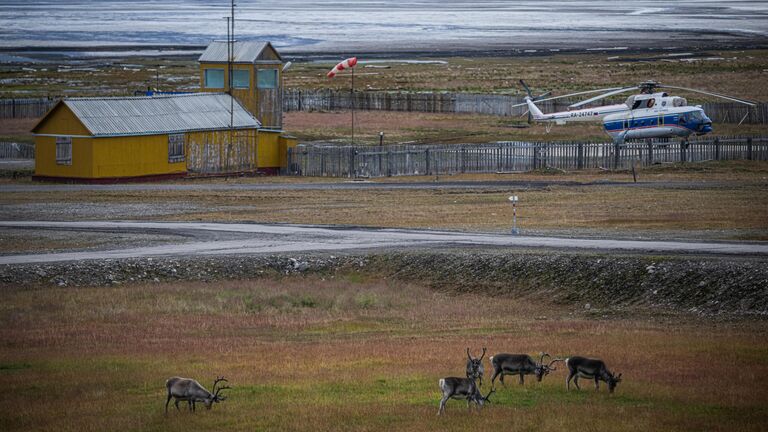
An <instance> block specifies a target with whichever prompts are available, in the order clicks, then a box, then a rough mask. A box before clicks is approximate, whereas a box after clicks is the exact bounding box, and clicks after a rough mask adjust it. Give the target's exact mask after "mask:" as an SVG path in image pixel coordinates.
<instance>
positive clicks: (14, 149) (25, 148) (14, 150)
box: [0, 142, 35, 159]
mask: <svg viewBox="0 0 768 432" xmlns="http://www.w3.org/2000/svg"><path fill="white" fill-rule="evenodd" d="M34 158H35V146H34V145H33V144H27V143H15V142H0V159H34Z"/></svg>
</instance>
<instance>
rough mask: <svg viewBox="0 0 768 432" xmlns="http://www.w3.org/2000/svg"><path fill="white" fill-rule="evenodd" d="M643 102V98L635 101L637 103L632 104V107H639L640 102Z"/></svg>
mask: <svg viewBox="0 0 768 432" xmlns="http://www.w3.org/2000/svg"><path fill="white" fill-rule="evenodd" d="M641 103H643V101H641V100H637V101H635V103H633V104H632V109H638V108H640V104H641Z"/></svg>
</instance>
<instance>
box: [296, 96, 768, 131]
mask: <svg viewBox="0 0 768 432" xmlns="http://www.w3.org/2000/svg"><path fill="white" fill-rule="evenodd" d="M352 101H354V104H355V109H359V110H363V111H365V110H381V111H407V112H411V111H412V112H430V113H474V114H489V115H498V116H510V117H511V116H520V115H522V114H524V113H525V112H526V111H527V110H526V108H525V107H518V108H512V106H513V105H516V104H520V103H523V102H525V101H524V100H523V98H522V97H520V96H512V95H494V94H479V93H433V92H425V93H408V92H381V91H376V92H368V91H362V92H355V93H354V94H353V93H351V92H350V91H349V90H329V89H321V90H299V89H290V90H286V91H285V93H284V97H283V110H284V111H336V110H348V109H351V108H352ZM573 102H576V101H572V100H566V99H559V100H555V101H544V102H538V103H537V105H538V106H539V108H541V110H542V111H544V112H554V111H567V110H568V105H570V104H571V103H573ZM702 108H703V109H704V111H705V112H706V113H707V115H708V116H709V117H710V118H711V119H712V121H714V122H715V123H740V122H743V123H747V124H768V103H760V104H758V105H757V106H756V107H754V108H749V107H747V106H745V105H742V104H738V103H732V102H709V103H705V104H704V105H702Z"/></svg>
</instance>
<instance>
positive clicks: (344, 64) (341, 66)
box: [328, 57, 357, 78]
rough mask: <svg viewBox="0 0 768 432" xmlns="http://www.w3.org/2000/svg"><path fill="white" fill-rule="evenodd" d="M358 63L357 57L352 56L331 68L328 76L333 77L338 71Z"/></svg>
mask: <svg viewBox="0 0 768 432" xmlns="http://www.w3.org/2000/svg"><path fill="white" fill-rule="evenodd" d="M356 64H357V57H352V58H348V59H346V60H344V61H343V62H341V63H339V64H337V65H336V66H334V67H333V69H331V71H330V72H328V78H333V77H335V76H336V74H337V73H339V72H340V71H343V70H344V69H352V68H353V67H355V65H356Z"/></svg>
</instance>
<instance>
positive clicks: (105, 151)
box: [32, 42, 296, 182]
mask: <svg viewBox="0 0 768 432" xmlns="http://www.w3.org/2000/svg"><path fill="white" fill-rule="evenodd" d="M227 52H228V51H227V43H226V42H213V43H211V45H210V46H208V48H207V49H206V50H205V52H204V53H203V55H202V56H201V57H200V59H199V61H200V86H201V90H202V92H201V93H190V94H169V95H154V96H145V97H117V98H72V99H64V100H62V101H60V102H59V103H58V104H57V105H56V106H55V107H54V108H53V109H52V110H51V111H49V112H48V114H46V115H45V117H43V118H42V119H41V120H40V122H38V124H37V125H36V126H35V127H34V128H33V130H32V132H33V133H34V134H35V153H36V155H35V178H37V179H41V180H63V181H92V182H115V181H130V180H148V179H155V178H166V177H178V176H185V175H187V174H198V175H211V174H213V175H215V174H225V173H241V172H242V173H253V172H257V171H258V172H265V173H272V174H276V173H278V172H279V171H280V169H281V168H285V167H286V165H287V149H288V148H289V147H292V146H295V145H296V140H295V139H294V138H292V137H290V136H287V135H284V133H283V130H282V125H283V115H282V114H283V112H282V88H281V87H282V86H281V84H282V75H281V74H282V59H281V58H280V55H279V54H278V53H277V51H276V50H275V49H274V48H273V47H272V45H271V44H270V43H269V42H236V43H235V44H234V54H235V55H234V57H233V59H234V62H232V63H231V64H232V74H229V73H227V72H228V65H229V64H230V63H229V62H228V61H227V60H228V58H227V57H228V56H227ZM230 77H231V79H232V88H231V92H232V93H231V94H232V95H233V96H234V98H233V97H232V96H230V95H229V94H227V93H224V91H226V90H229V84H230V81H229V80H230Z"/></svg>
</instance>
